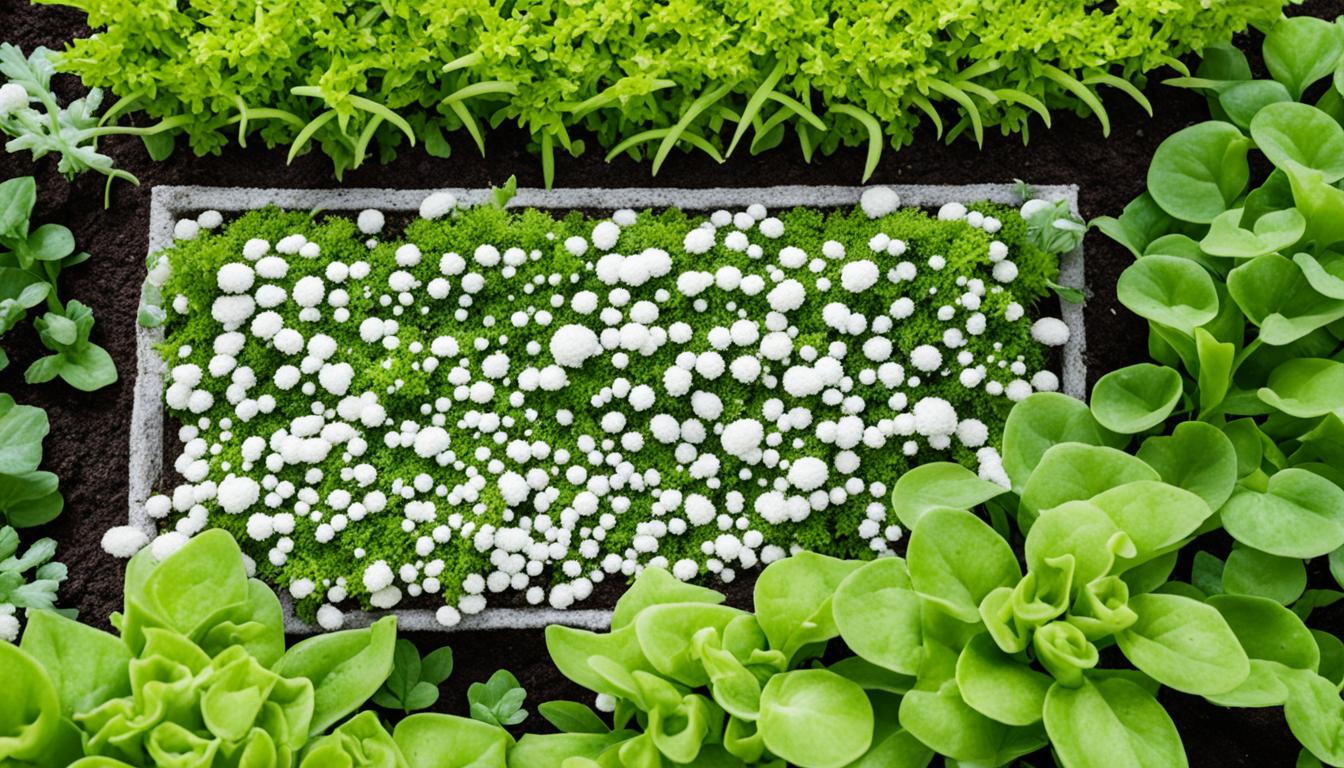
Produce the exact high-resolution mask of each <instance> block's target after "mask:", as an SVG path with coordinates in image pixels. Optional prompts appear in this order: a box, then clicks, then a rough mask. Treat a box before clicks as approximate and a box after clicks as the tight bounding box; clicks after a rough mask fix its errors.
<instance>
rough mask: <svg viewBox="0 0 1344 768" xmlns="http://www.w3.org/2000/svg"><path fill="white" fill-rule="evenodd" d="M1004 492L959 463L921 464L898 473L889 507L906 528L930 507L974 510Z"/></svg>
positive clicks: (1006, 490) (998, 486)
mask: <svg viewBox="0 0 1344 768" xmlns="http://www.w3.org/2000/svg"><path fill="white" fill-rule="evenodd" d="M1007 492H1008V489H1007V488H1004V487H1002V486H1000V485H996V484H995V483H991V482H989V481H988V480H981V479H980V477H979V476H978V475H976V474H975V473H974V472H972V471H970V470H969V469H967V468H965V467H963V466H962V465H960V464H955V463H952V462H945V461H940V462H933V463H929V464H921V465H920V466H918V467H915V468H914V469H911V470H910V471H908V472H906V473H905V474H903V475H901V476H900V478H899V479H898V480H897V481H896V487H895V488H893V489H892V492H891V507H892V511H893V512H895V513H896V518H897V519H898V520H900V521H901V524H902V525H904V526H905V527H906V528H914V527H915V523H917V522H919V518H920V516H921V515H923V514H924V513H925V512H927V511H928V510H930V509H966V510H969V509H974V508H975V507H978V506H980V505H981V504H983V503H985V502H986V501H989V500H990V499H992V498H995V497H997V496H1001V495H1003V494H1005V493H1007Z"/></svg>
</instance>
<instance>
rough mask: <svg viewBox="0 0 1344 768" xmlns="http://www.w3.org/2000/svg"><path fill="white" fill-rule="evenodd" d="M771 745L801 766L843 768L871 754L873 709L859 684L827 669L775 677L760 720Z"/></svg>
mask: <svg viewBox="0 0 1344 768" xmlns="http://www.w3.org/2000/svg"><path fill="white" fill-rule="evenodd" d="M757 727H758V728H759V729H760V732H761V736H762V738H763V739H764V740H765V746H766V748H768V749H769V750H770V751H771V752H772V753H774V754H776V755H778V756H779V757H781V758H783V759H784V760H787V761H789V762H791V763H794V764H797V765H807V766H814V767H815V768H842V766H845V765H847V764H849V763H850V762H852V761H854V760H857V759H858V758H859V757H861V756H862V755H863V753H864V752H867V751H868V746H869V745H870V744H871V743H872V739H873V708H872V705H871V704H870V703H869V702H868V696H867V694H865V693H864V691H863V689H862V688H860V687H859V686H858V685H857V684H856V683H854V682H851V681H849V680H846V679H845V678H843V677H841V676H839V675H837V674H835V673H833V672H828V671H827V670H824V669H806V670H798V671H795V672H784V673H781V674H778V675H774V676H773V677H771V678H770V682H768V683H766V685H765V690H764V691H762V692H761V716H760V720H758V721H757Z"/></svg>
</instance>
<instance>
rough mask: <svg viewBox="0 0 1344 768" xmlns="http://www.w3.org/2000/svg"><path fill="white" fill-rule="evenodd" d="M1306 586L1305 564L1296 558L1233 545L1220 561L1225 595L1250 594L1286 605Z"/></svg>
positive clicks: (1300, 594) (1300, 593)
mask: <svg viewBox="0 0 1344 768" xmlns="http://www.w3.org/2000/svg"><path fill="white" fill-rule="evenodd" d="M1306 588H1307V567H1306V566H1305V565H1304V564H1303V563H1302V560H1301V559H1300V558H1296V557H1279V556H1278V555H1271V554H1269V553H1268V552H1261V551H1260V550H1258V549H1252V548H1251V547H1245V546H1236V547H1233V548H1232V551H1231V552H1230V553H1228V556H1227V562H1226V563H1225V564H1224V565H1223V591H1224V592H1226V593H1228V594H1229V595H1253V596H1256V597H1263V598H1268V599H1270V600H1273V601H1275V602H1276V603H1281V604H1283V605H1288V604H1290V603H1292V602H1294V601H1295V600H1297V598H1299V597H1301V596H1302V592H1303V591H1304V590H1306Z"/></svg>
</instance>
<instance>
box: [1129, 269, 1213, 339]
mask: <svg viewBox="0 0 1344 768" xmlns="http://www.w3.org/2000/svg"><path fill="white" fill-rule="evenodd" d="M1115 291H1116V296H1117V297H1118V298H1119V300H1120V303H1121V304H1124V305H1125V306H1126V307H1128V308H1129V309H1130V310H1131V311H1133V312H1134V313H1135V314H1137V315H1139V316H1140V317H1143V318H1145V319H1147V320H1151V321H1152V322H1154V323H1159V324H1161V325H1165V326H1169V327H1171V328H1175V329H1176V330H1178V331H1181V332H1182V333H1185V334H1187V335H1188V334H1191V333H1194V330H1195V328H1197V327H1199V326H1201V325H1204V324H1205V323H1207V322H1209V321H1210V320H1212V319H1214V318H1215V317H1217V316H1218V291H1217V290H1216V289H1215V288H1214V285H1213V278H1212V277H1210V276H1209V273H1208V272H1207V271H1206V270H1205V269H1204V268H1203V267H1201V266H1200V265H1199V264H1196V263H1195V262H1193V261H1190V260H1188V259H1182V258H1180V257H1177V256H1145V257H1143V258H1142V259H1139V260H1138V261H1136V262H1134V263H1133V264H1131V265H1129V266H1128V267H1126V268H1125V271H1124V272H1123V273H1121V275H1120V279H1119V281H1118V282H1117V283H1116V286H1115Z"/></svg>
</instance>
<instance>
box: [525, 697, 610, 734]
mask: <svg viewBox="0 0 1344 768" xmlns="http://www.w3.org/2000/svg"><path fill="white" fill-rule="evenodd" d="M537 712H538V713H540V714H541V716H542V717H544V718H546V722H548V723H550V724H551V725H553V726H555V727H556V728H557V729H559V730H560V732H561V733H609V732H610V731H611V728H610V727H608V726H607V724H606V723H605V722H604V721H603V720H602V717H601V716H600V715H598V714H597V713H596V712H594V711H593V710H592V709H591V708H590V707H589V706H588V705H586V704H580V703H579V702H577V701H546V702H542V703H541V704H539V705H538V706H537Z"/></svg>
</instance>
